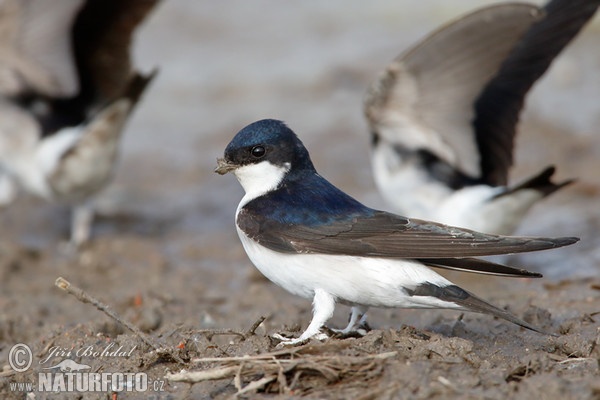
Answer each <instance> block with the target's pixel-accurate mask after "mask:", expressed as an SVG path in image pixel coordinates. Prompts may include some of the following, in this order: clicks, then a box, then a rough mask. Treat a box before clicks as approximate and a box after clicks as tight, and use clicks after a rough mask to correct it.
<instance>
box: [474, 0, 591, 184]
mask: <svg viewBox="0 0 600 400" xmlns="http://www.w3.org/2000/svg"><path fill="white" fill-rule="evenodd" d="M599 5H600V0H553V1H551V2H550V3H548V4H547V5H546V6H545V7H544V9H543V11H544V14H545V15H544V16H543V18H541V19H540V20H539V21H537V22H536V23H534V24H533V25H532V26H531V28H530V29H529V30H528V31H527V32H526V33H525V34H524V35H523V37H522V38H521V40H519V42H518V44H517V45H516V47H514V49H513V50H512V51H511V53H510V54H509V55H508V57H507V58H506V60H505V61H504V62H503V63H502V65H501V67H500V69H499V71H498V73H497V74H496V75H495V77H494V78H493V79H491V80H490V82H489V83H488V84H487V86H486V87H485V88H484V89H483V91H482V92H481V94H480V96H479V97H478V98H477V100H476V102H475V119H474V121H473V124H474V128H475V136H476V140H477V145H478V147H479V151H480V153H481V173H482V174H481V178H482V179H483V181H484V182H487V183H489V184H490V185H495V186H496V185H506V183H507V180H508V169H509V168H510V166H511V165H512V161H513V143H514V137H515V134H516V125H517V122H518V120H519V114H520V112H521V109H522V108H523V103H524V100H525V96H526V94H527V92H528V91H529V89H530V88H531V86H532V85H533V84H534V83H535V82H536V81H537V80H538V79H539V78H540V77H541V76H542V75H543V74H544V72H545V71H546V70H547V69H548V67H549V66H550V64H551V63H552V61H553V60H554V58H555V57H556V56H557V55H558V54H559V53H560V52H561V51H562V49H563V48H564V47H565V46H567V44H568V43H569V42H570V41H571V40H572V39H573V38H574V37H575V36H576V35H577V33H578V32H579V31H580V30H581V29H582V27H583V26H584V25H585V24H586V22H588V21H589V20H590V19H591V17H592V16H593V15H594V13H595V12H596V10H597V8H598V6H599Z"/></svg>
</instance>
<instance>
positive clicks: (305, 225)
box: [215, 119, 578, 344]
mask: <svg viewBox="0 0 600 400" xmlns="http://www.w3.org/2000/svg"><path fill="white" fill-rule="evenodd" d="M215 172H217V173H219V174H226V173H228V172H232V173H233V174H234V175H235V176H236V178H237V179H238V181H239V182H240V184H241V185H242V187H243V188H244V191H245V192H246V194H245V195H244V196H243V198H242V200H241V202H240V203H239V206H238V207H237V211H236V214H235V223H236V228H237V232H238V234H239V237H240V240H241V242H242V245H243V247H244V249H245V250H246V253H247V254H248V257H249V258H250V260H251V261H252V263H253V264H254V265H255V266H256V267H257V268H258V269H259V270H260V271H261V272H262V273H263V274H264V275H265V276H266V277H267V278H268V279H270V280H271V281H273V282H274V283H275V284H277V285H279V286H281V287H282V288H284V289H286V290H287V291H288V292H290V293H292V294H295V295H299V296H302V297H305V298H312V299H313V318H312V321H311V322H310V324H309V325H308V327H307V329H306V330H305V331H304V332H303V333H302V334H301V335H300V337H298V338H296V339H289V338H284V337H282V336H280V335H278V336H277V337H278V338H279V339H281V340H282V342H283V343H284V344H297V343H301V342H304V341H305V340H307V339H310V338H313V337H314V338H318V339H321V338H324V337H326V335H325V334H324V333H323V332H321V327H322V326H323V325H324V324H325V323H326V322H327V320H328V319H329V318H330V317H331V316H332V314H333V310H334V307H335V304H336V303H338V302H339V303H342V304H347V305H349V306H351V307H352V313H351V317H350V321H349V323H348V326H347V327H346V328H345V329H343V330H342V331H341V332H343V333H350V332H353V331H355V330H356V329H357V328H358V327H359V326H360V325H361V324H362V323H364V322H365V318H366V317H365V316H366V312H367V310H368V308H369V307H399V308H448V309H455V310H462V311H474V312H480V313H488V314H491V315H494V316H496V317H499V318H503V319H505V320H507V321H510V322H513V323H515V324H517V325H520V326H522V327H525V328H527V329H531V330H533V331H536V332H541V331H540V330H539V329H538V328H536V327H534V326H532V325H530V324H529V323H527V322H525V321H522V320H520V319H518V318H517V317H515V316H513V315H512V314H510V313H508V312H507V311H505V310H502V309H499V308H497V307H495V306H493V305H491V304H489V303H488V302H486V301H484V300H482V299H480V298H478V297H476V296H475V295H473V294H472V293H469V292H467V291H466V290H464V289H462V288H460V287H458V286H456V285H455V284H453V283H452V282H450V281H448V280H447V279H445V278H444V277H442V276H441V275H439V274H437V273H436V272H434V271H433V270H432V269H430V268H429V267H440V268H448V269H454V270H461V271H468V272H477V273H482V274H491V275H500V276H513V277H540V276H541V275H540V274H538V273H535V272H529V271H526V270H522V269H517V268H512V267H508V266H504V265H500V264H495V263H492V262H489V261H484V260H480V259H477V258H474V257H478V256H487V255H494V254H507V253H519V252H527V251H535V250H543V249H551V248H556V247H561V246H566V245H569V244H572V243H575V242H577V241H578V239H577V238H573V237H563V238H527V237H506V236H497V235H490V234H484V233H479V232H475V231H472V230H467V229H463V228H457V227H453V226H447V225H442V224H439V223H434V222H428V221H422V220H418V219H412V218H406V217H402V216H399V215H395V214H391V213H388V212H384V211H379V210H375V209H372V208H369V207H367V206H365V205H363V204H361V203H359V202H358V201H357V200H355V199H353V198H352V197H350V196H349V195H347V194H346V193H344V192H342V191H341V190H339V189H338V188H336V187H335V186H333V185H332V184H331V183H329V182H328V181H327V180H325V179H324V178H323V177H321V176H320V175H319V174H318V173H317V171H316V170H315V167H314V166H313V163H312V161H311V159H310V156H309V154H308V151H307V150H306V148H305V147H304V145H303V144H302V142H301V141H300V139H299V138H298V137H297V136H296V134H295V133H294V132H293V131H292V130H291V129H290V128H288V127H287V126H286V125H285V124H284V123H283V122H281V121H277V120H272V119H266V120H261V121H258V122H255V123H252V124H250V125H248V126H247V127H245V128H243V129H242V130H241V131H240V132H239V133H238V134H237V135H236V136H235V137H234V138H233V140H231V142H230V143H229V144H228V145H227V148H226V149H225V153H224V157H223V158H220V159H218V161H217V168H216V169H215Z"/></svg>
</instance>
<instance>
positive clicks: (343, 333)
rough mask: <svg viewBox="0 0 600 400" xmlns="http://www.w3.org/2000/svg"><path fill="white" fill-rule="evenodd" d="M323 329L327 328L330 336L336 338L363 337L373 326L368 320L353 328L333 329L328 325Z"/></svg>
mask: <svg viewBox="0 0 600 400" xmlns="http://www.w3.org/2000/svg"><path fill="white" fill-rule="evenodd" d="M321 329H324V330H326V331H327V333H328V334H329V336H330V337H332V338H336V339H348V338H361V337H363V336H365V335H366V334H367V333H369V332H370V331H371V327H370V326H369V324H368V323H366V322H363V323H362V324H360V325H358V326H355V327H352V329H348V328H346V329H333V328H327V327H323V328H321Z"/></svg>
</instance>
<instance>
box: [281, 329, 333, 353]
mask: <svg viewBox="0 0 600 400" xmlns="http://www.w3.org/2000/svg"><path fill="white" fill-rule="evenodd" d="M271 337H273V338H274V339H277V340H279V343H278V344H277V346H275V348H276V349H281V348H284V347H287V346H300V345H303V344H306V343H308V341H309V340H311V339H316V340H320V341H323V340H326V339H329V336H328V335H327V334H325V333H323V332H317V333H315V334H314V335H312V336H309V337H303V335H301V336H300V337H298V338H289V337H285V336H283V335H281V334H279V333H274V334H273V335H271Z"/></svg>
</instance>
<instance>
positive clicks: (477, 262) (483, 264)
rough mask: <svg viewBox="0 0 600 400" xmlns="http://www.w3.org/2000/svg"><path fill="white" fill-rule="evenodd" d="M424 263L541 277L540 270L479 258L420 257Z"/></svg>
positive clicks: (492, 273)
mask: <svg viewBox="0 0 600 400" xmlns="http://www.w3.org/2000/svg"><path fill="white" fill-rule="evenodd" d="M419 261H421V262H422V263H423V264H426V265H428V266H430V267H435V268H445V269H451V270H456V271H463V272H473V273H477V274H484V275H497V276H505V277H511V278H541V277H542V274H540V273H538V272H532V271H527V270H526V269H520V268H514V267H509V266H507V265H502V264H497V263H493V262H491V261H487V260H481V259H478V258H434V259H433V258H432V259H419Z"/></svg>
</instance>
